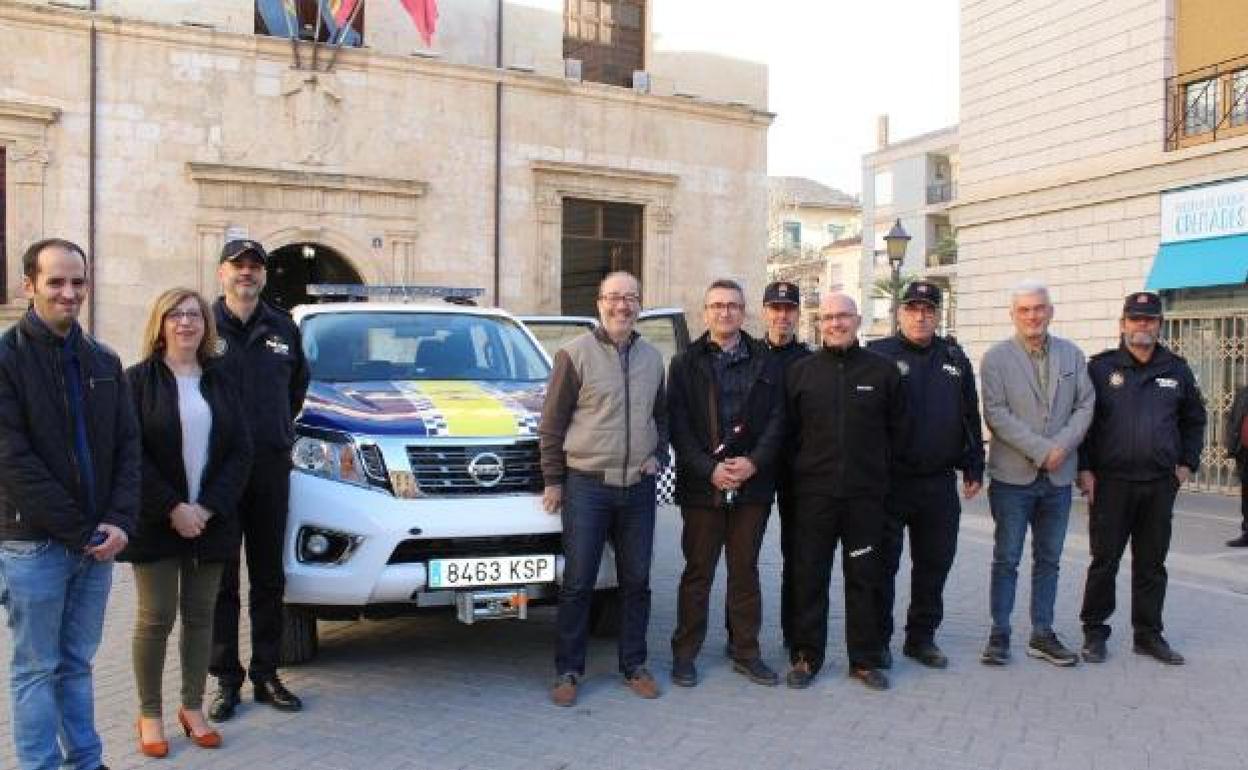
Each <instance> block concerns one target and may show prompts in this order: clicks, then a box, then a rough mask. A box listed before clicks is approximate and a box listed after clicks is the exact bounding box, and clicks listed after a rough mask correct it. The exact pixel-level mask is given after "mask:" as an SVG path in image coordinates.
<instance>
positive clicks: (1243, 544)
mask: <svg viewBox="0 0 1248 770" xmlns="http://www.w3.org/2000/svg"><path fill="white" fill-rule="evenodd" d="M1226 544H1227V545H1228V546H1230V547H1231V548H1248V532H1245V533H1244V534H1242V535H1240V536H1239V537H1237V538H1235V539H1234V540H1227V541H1226Z"/></svg>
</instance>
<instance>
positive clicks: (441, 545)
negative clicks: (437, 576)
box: [387, 532, 563, 564]
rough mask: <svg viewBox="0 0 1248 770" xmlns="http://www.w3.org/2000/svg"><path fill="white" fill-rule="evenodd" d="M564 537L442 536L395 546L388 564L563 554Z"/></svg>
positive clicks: (555, 535) (556, 534)
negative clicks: (479, 557)
mask: <svg viewBox="0 0 1248 770" xmlns="http://www.w3.org/2000/svg"><path fill="white" fill-rule="evenodd" d="M562 553H563V536H562V535H560V534H559V533H558V532H554V533H551V534H546V535H508V536H506V537H453V538H452V537H442V538H430V539H428V540H404V541H403V542H401V543H399V544H398V545H397V546H395V547H394V553H392V554H390V561H389V562H387V563H388V564H415V563H418V562H423V561H428V560H430V559H459V558H467V557H470V556H529V555H530V554H556V555H558V554H562Z"/></svg>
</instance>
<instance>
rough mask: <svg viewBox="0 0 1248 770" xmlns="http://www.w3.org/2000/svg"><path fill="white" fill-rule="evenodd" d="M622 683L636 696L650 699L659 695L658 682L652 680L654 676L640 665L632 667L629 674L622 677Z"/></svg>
mask: <svg viewBox="0 0 1248 770" xmlns="http://www.w3.org/2000/svg"><path fill="white" fill-rule="evenodd" d="M624 684H625V685H626V686H627V687H628V689H630V690H632V691H633V693H635V694H636V695H637V697H638V698H645V699H647V700H651V699H654V698H657V697H659V683H658V682H656V681H654V677H653V676H651V675H650V672H649V671H647V670H646V669H645V668H644V667H642V666H638V667H637V668H635V669H633V673H632V675H631V676H626V677H624Z"/></svg>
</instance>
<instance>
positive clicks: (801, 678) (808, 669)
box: [784, 653, 815, 690]
mask: <svg viewBox="0 0 1248 770" xmlns="http://www.w3.org/2000/svg"><path fill="white" fill-rule="evenodd" d="M813 681H815V668H814V666H812V665H811V663H810V661H809V660H807V659H806V656H805V655H803V654H801V653H799V654H798V656H797V660H795V661H793V668H790V669H789V673H788V674H786V675H785V677H784V683H785V684H787V685H788V686H789V687H791V688H793V689H794V690H805V689H806V688H807V687H810V683H811V682H813Z"/></svg>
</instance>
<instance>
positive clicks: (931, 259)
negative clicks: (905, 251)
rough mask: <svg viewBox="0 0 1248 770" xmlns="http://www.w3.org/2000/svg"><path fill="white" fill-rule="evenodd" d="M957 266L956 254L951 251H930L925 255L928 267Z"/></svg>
mask: <svg viewBox="0 0 1248 770" xmlns="http://www.w3.org/2000/svg"><path fill="white" fill-rule="evenodd" d="M956 264H958V252H957V250H956V249H955V250H953V251H931V252H928V254H927V266H928V267H948V266H950V265H956Z"/></svg>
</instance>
